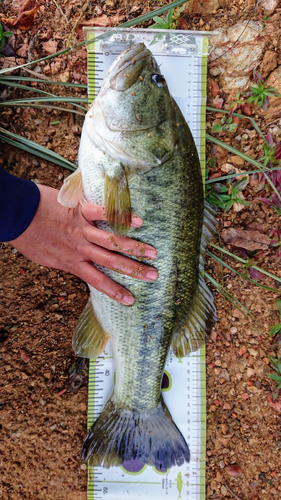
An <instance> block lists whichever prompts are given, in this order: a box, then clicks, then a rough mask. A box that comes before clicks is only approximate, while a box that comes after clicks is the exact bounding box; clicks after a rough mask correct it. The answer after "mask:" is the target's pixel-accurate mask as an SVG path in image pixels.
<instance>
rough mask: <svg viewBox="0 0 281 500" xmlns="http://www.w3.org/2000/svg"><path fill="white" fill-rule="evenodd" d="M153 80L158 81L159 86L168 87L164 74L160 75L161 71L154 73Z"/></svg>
mask: <svg viewBox="0 0 281 500" xmlns="http://www.w3.org/2000/svg"><path fill="white" fill-rule="evenodd" d="M152 81H153V82H154V83H156V85H157V87H166V80H165V78H164V76H163V75H159V73H155V75H152Z"/></svg>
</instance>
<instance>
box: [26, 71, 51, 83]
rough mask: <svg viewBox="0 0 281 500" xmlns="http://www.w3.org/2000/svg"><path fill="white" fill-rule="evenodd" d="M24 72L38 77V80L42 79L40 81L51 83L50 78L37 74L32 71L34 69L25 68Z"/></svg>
mask: <svg viewBox="0 0 281 500" xmlns="http://www.w3.org/2000/svg"><path fill="white" fill-rule="evenodd" d="M23 71H26V72H27V73H30V74H31V75H33V76H36V78H40V80H46V82H48V81H49V78H48V76H46V75H42V74H41V73H36V71H32V69H29V68H24V70H23Z"/></svg>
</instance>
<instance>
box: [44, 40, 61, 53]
mask: <svg viewBox="0 0 281 500" xmlns="http://www.w3.org/2000/svg"><path fill="white" fill-rule="evenodd" d="M42 47H43V49H44V50H45V51H46V52H48V54H55V53H56V52H57V50H58V42H57V41H56V40H48V41H47V42H43V43H42Z"/></svg>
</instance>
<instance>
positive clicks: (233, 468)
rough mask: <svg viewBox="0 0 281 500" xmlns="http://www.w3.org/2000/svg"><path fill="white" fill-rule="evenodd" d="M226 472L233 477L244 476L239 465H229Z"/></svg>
mask: <svg viewBox="0 0 281 500" xmlns="http://www.w3.org/2000/svg"><path fill="white" fill-rule="evenodd" d="M224 470H225V472H226V473H227V474H228V475H229V476H232V477H240V476H242V474H243V472H242V469H241V467H239V465H236V464H233V465H227V466H226V467H225V468H224Z"/></svg>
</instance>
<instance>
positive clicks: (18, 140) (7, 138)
mask: <svg viewBox="0 0 281 500" xmlns="http://www.w3.org/2000/svg"><path fill="white" fill-rule="evenodd" d="M0 139H1V140H2V141H4V142H6V143H7V144H12V146H16V147H17V148H19V149H22V150H24V151H27V152H28V153H32V154H34V155H36V156H39V157H40V158H43V159H44V160H47V161H51V162H52V163H56V164H57V165H60V166H62V167H64V168H67V169H68V170H71V171H75V170H76V169H77V166H76V165H75V164H74V163H72V162H70V161H69V160H66V159H65V158H63V157H62V156H60V155H59V154H58V153H55V152H54V151H52V150H50V149H48V148H45V147H44V146H41V145H40V144H37V143H36V142H33V141H31V140H30V139H26V138H25V137H22V136H21V135H17V134H13V133H12V132H9V131H7V130H5V129H3V128H1V127H0Z"/></svg>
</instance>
